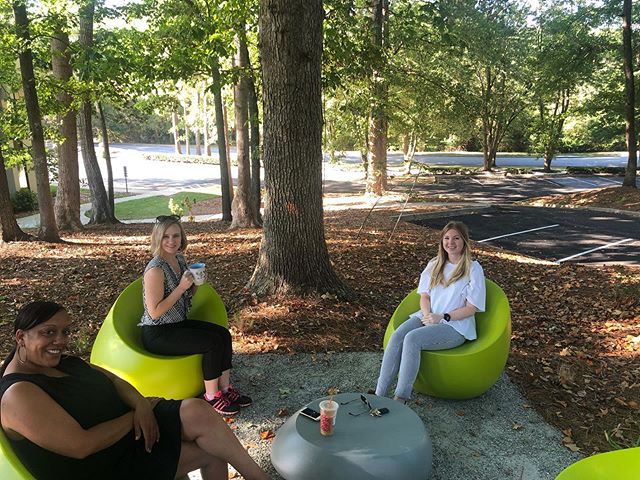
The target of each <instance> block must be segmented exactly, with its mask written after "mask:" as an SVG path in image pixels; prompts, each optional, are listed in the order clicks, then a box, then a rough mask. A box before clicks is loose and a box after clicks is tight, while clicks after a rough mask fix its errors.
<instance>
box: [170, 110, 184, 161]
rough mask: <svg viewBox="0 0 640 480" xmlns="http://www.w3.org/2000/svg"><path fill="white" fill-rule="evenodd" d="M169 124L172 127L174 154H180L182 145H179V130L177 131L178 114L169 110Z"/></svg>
mask: <svg viewBox="0 0 640 480" xmlns="http://www.w3.org/2000/svg"><path fill="white" fill-rule="evenodd" d="M171 126H172V128H173V130H172V131H173V146H174V149H175V152H176V155H182V146H181V145H180V132H179V131H178V114H177V113H176V112H171Z"/></svg>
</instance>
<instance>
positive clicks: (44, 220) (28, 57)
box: [13, 0, 60, 242]
mask: <svg viewBox="0 0 640 480" xmlns="http://www.w3.org/2000/svg"><path fill="white" fill-rule="evenodd" d="M13 14H14V18H15V22H16V34H17V36H18V38H20V39H21V40H22V41H23V42H24V45H23V48H22V49H21V50H20V54H19V60H20V74H21V76H22V90H23V92H24V102H25V106H26V109H27V118H28V119H29V129H30V130H31V152H32V155H33V165H34V170H35V173H36V183H37V185H38V210H39V212H40V229H39V230H38V238H39V239H40V240H44V241H47V242H59V241H60V235H59V233H58V227H57V225H56V218H55V214H54V212H53V199H52V198H51V186H50V184H49V169H48V168H47V151H46V148H45V144H44V131H43V129H42V115H41V113H40V105H39V103H38V92H37V91H36V77H35V74H34V72H33V54H32V53H31V35H30V33H29V19H28V17H27V7H26V4H25V1H24V0H16V1H14V3H13Z"/></svg>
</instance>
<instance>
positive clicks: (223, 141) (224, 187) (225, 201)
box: [211, 62, 232, 222]
mask: <svg viewBox="0 0 640 480" xmlns="http://www.w3.org/2000/svg"><path fill="white" fill-rule="evenodd" d="M211 80H212V88H213V104H214V108H215V112H216V131H217V132H218V134H217V137H218V142H217V143H218V158H219V159H220V190H221V191H222V221H223V222H230V221H231V218H232V217H231V192H230V191H229V167H228V165H229V157H228V156H227V138H226V135H225V134H224V124H225V122H224V110H223V106H222V85H221V81H220V66H219V65H218V63H217V62H216V63H215V64H214V65H212V66H211Z"/></svg>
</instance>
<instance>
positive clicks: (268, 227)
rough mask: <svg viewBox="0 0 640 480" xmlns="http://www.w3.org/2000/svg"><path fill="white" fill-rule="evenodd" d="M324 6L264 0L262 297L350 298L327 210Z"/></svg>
mask: <svg viewBox="0 0 640 480" xmlns="http://www.w3.org/2000/svg"><path fill="white" fill-rule="evenodd" d="M322 18H323V11H322V0H262V1H261V2H260V38H261V41H260V52H261V59H262V78H263V84H264V100H263V102H264V103H263V105H264V110H263V111H264V157H263V158H264V168H265V186H266V192H267V193H266V199H265V200H266V201H265V212H264V233H263V236H262V242H261V244H260V252H259V256H258V262H257V265H256V268H255V270H254V272H253V275H252V277H251V279H250V280H249V283H248V285H247V286H248V288H249V289H250V290H252V291H253V292H255V293H256V294H258V295H263V294H274V293H275V294H287V293H304V292H332V293H335V294H337V295H339V296H341V297H348V296H349V291H348V289H347V288H346V286H345V285H344V284H343V283H342V282H341V280H340V279H339V278H338V276H337V275H336V274H335V272H334V271H333V268H332V266H331V262H330V260H329V253H328V250H327V244H326V241H325V232H324V223H323V211H322V100H321V77H320V70H321V55H322Z"/></svg>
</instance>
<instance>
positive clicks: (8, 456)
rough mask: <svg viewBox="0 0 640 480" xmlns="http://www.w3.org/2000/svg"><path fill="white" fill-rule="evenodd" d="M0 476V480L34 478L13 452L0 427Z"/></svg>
mask: <svg viewBox="0 0 640 480" xmlns="http://www.w3.org/2000/svg"><path fill="white" fill-rule="evenodd" d="M0 478H1V479H2V480H35V479H34V478H33V475H31V474H30V473H29V470H27V469H26V468H25V467H24V465H22V463H20V460H19V459H18V457H17V456H16V454H15V453H14V451H13V449H12V448H11V444H10V443H9V439H8V438H7V437H6V435H5V434H4V431H3V430H2V428H0Z"/></svg>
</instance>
